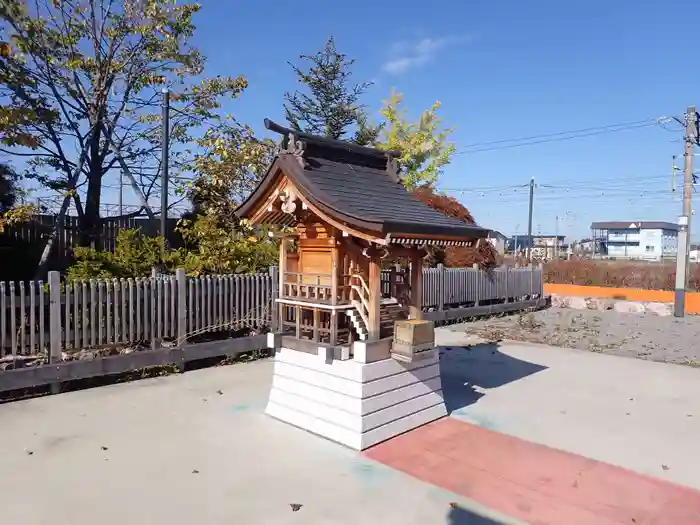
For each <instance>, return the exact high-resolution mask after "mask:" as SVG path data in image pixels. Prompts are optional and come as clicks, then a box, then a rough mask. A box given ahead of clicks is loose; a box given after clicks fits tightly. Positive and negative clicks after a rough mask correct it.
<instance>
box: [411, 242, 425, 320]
mask: <svg viewBox="0 0 700 525" xmlns="http://www.w3.org/2000/svg"><path fill="white" fill-rule="evenodd" d="M422 307H423V252H422V251H416V252H415V253H414V254H412V255H411V319H420V318H421V317H422Z"/></svg>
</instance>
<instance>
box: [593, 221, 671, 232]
mask: <svg viewBox="0 0 700 525" xmlns="http://www.w3.org/2000/svg"><path fill="white" fill-rule="evenodd" d="M632 224H634V225H635V227H636V228H639V229H642V230H673V231H678V225H677V224H674V223H672V222H664V221H602V222H594V223H591V230H630V229H635V228H630V226H631V225H632Z"/></svg>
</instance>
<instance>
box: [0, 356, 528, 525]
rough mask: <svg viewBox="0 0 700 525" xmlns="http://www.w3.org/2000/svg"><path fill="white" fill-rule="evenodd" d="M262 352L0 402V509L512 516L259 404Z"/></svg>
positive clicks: (423, 522)
mask: <svg viewBox="0 0 700 525" xmlns="http://www.w3.org/2000/svg"><path fill="white" fill-rule="evenodd" d="M271 365H272V363H271V362H269V361H262V362H256V363H250V364H246V365H234V366H229V367H222V368H214V369H207V370H201V371H194V372H188V373H187V374H184V375H182V376H170V377H165V378H158V379H147V380H143V381H139V382H135V383H130V384H121V385H115V386H111V387H102V388H97V389H93V390H85V391H81V392H73V393H68V394H61V395H59V396H53V397H45V398H41V399H34V400H28V401H21V402H17V403H11V404H5V405H0V429H2V453H0V517H1V518H0V522H2V523H8V524H12V525H45V524H51V525H95V524H99V525H117V524H118V525H124V524H133V525H150V524H153V525H163V524H167V525H192V524H206V525H220V524H221V525H223V524H226V525H231V524H235V523H245V524H256V525H266V524H278V523H279V524H282V523H284V524H295V523H299V524H303V525H326V524H328V525H331V524H334V525H335V524H340V525H342V524H352V525H357V524H358V523H368V524H377V525H380V524H381V525H392V524H396V525H406V524H416V525H418V524H420V525H432V524H435V525H444V524H449V525H465V524H469V525H497V524H520V523H523V522H521V521H517V520H515V519H510V518H507V517H505V516H503V515H500V514H498V513H496V512H493V511H490V510H488V509H487V508H486V507H483V506H481V505H479V504H477V503H475V502H473V501H470V500H468V499H466V498H463V497H460V496H457V495H455V494H451V493H449V492H447V491H445V490H442V489H440V488H439V487H436V486H434V485H429V484H427V483H423V482H421V481H418V480H416V479H413V478H411V477H409V476H406V475H405V474H402V473H400V472H398V471H396V470H394V469H392V468H389V467H386V466H384V465H381V464H379V463H377V462H374V461H371V460H369V459H366V458H363V457H362V456H360V455H359V454H357V453H356V452H353V451H351V450H349V449H346V448H343V447H341V446H339V445H335V444H333V443H331V442H328V441H326V440H324V439H321V438H318V437H315V436H311V435H309V434H307V433H306V432H303V431H301V430H298V429H295V428H292V427H290V426H288V425H285V424H283V423H280V422H277V421H274V420H272V419H270V418H268V417H266V416H265V415H264V414H263V413H262V411H263V409H264V405H265V401H266V394H267V388H268V385H269V380H270V377H271V375H272V367H271ZM218 390H221V392H222V393H221V394H218V393H217V391H218ZM30 453H31V455H30ZM195 471H196V472H195ZM293 503H296V504H301V505H302V507H301V509H299V510H298V511H297V512H294V511H293V510H292V509H291V507H290V504H293ZM451 503H452V504H454V506H452V505H451Z"/></svg>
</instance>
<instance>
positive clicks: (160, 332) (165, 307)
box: [0, 270, 274, 359]
mask: <svg viewBox="0 0 700 525" xmlns="http://www.w3.org/2000/svg"><path fill="white" fill-rule="evenodd" d="M273 285H274V283H273V278H272V277H271V274H269V273H262V274H252V275H245V274H239V275H220V276H204V277H186V276H185V272H184V270H178V271H177V272H176V274H175V275H166V276H156V277H150V278H143V279H92V280H89V281H74V282H72V283H62V282H61V281H60V276H59V274H58V272H50V273H49V280H48V283H46V284H45V283H44V282H42V281H29V283H27V284H25V283H24V282H19V283H14V282H10V283H4V282H0V358H2V357H4V356H6V355H41V354H45V355H48V356H50V357H53V358H55V359H60V358H61V355H62V353H64V352H71V351H79V350H83V349H88V348H104V347H110V346H115V345H133V346H150V347H151V348H155V347H158V346H161V345H162V344H163V343H169V342H173V343H176V344H178V345H180V344H184V343H186V342H187V341H188V340H190V339H192V338H193V337H195V336H200V335H202V334H207V333H212V332H221V331H235V330H240V329H242V328H245V327H255V328H259V327H261V326H267V325H269V323H270V320H271V319H272V309H273V307H274V303H273V301H272V294H273Z"/></svg>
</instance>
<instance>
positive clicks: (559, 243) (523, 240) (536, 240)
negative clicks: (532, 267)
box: [507, 235, 567, 261]
mask: <svg viewBox="0 0 700 525" xmlns="http://www.w3.org/2000/svg"><path fill="white" fill-rule="evenodd" d="M565 239H566V237H565V236H564V235H533V236H532V257H533V258H534V259H537V260H541V261H550V260H552V259H555V258H557V257H564V256H565V255H566V251H567V246H566V243H565V242H564V241H565ZM529 244H530V242H529V238H528V236H527V235H513V236H512V237H511V238H510V239H508V243H507V251H508V253H512V254H515V255H520V254H524V253H525V251H527V248H528V246H529Z"/></svg>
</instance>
